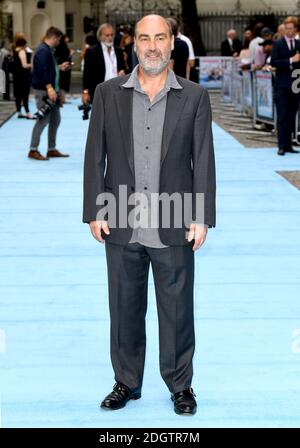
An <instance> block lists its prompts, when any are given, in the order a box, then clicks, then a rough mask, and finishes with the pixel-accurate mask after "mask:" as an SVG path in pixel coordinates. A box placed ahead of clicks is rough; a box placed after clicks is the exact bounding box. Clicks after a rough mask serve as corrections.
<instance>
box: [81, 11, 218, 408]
mask: <svg viewBox="0 0 300 448" xmlns="http://www.w3.org/2000/svg"><path fill="white" fill-rule="evenodd" d="M134 45H135V50H136V54H137V57H138V60H139V64H138V65H137V66H136V67H135V68H134V70H133V72H132V73H131V74H130V75H126V76H124V77H121V78H120V77H119V78H117V77H116V78H114V79H111V80H110V81H107V82H104V83H102V84H100V85H98V86H97V88H96V91H95V97H94V102H93V108H92V114H91V120H90V123H89V131H88V137H87V143H86V151H85V162H84V211H83V222H85V223H89V226H90V230H91V233H92V235H93V237H94V238H95V239H96V240H97V241H98V242H100V243H103V242H105V250H106V260H107V272H108V286H109V307H110V319H111V327H110V331H111V334H110V343H111V345H110V352H111V361H112V366H113V369H114V373H115V381H116V382H115V384H114V386H113V390H112V392H111V393H109V394H108V395H107V396H106V397H105V398H104V400H103V401H102V403H101V408H102V409H105V410H116V409H120V408H123V407H124V406H125V405H126V404H127V402H128V401H129V400H130V399H132V400H136V399H139V398H140V397H141V391H142V382H143V372H144V363H145V351H146V331H145V317H146V311H147V291H148V274H149V267H150V263H151V267H152V272H153V277H154V284H155V292H156V301H157V310H158V320H159V362H160V373H161V376H162V378H163V380H164V382H165V384H166V386H167V387H168V389H169V391H170V393H171V396H170V398H171V400H172V401H173V407H174V411H175V412H176V413H177V414H182V415H194V414H195V412H196V408H197V403H196V400H195V393H194V391H193V389H192V387H191V383H192V376H193V365H192V359H193V355H194V349H195V333H194V314H193V291H194V290H193V288H194V253H195V251H196V250H197V249H199V248H200V247H201V246H202V245H203V243H204V241H205V239H206V235H207V232H208V227H215V190H216V186H215V159H214V147H213V137H212V129H211V107H210V102H209V96H208V93H207V91H206V90H204V89H203V88H202V87H201V86H199V85H198V84H195V83H193V82H191V81H188V80H186V79H184V78H181V77H179V76H177V75H175V74H174V72H173V70H171V69H170V68H169V64H170V57H171V51H172V49H173V48H174V36H173V35H172V30H171V29H170V27H169V25H168V23H167V22H166V20H165V19H164V18H163V17H161V16H158V15H148V16H145V17H143V18H142V19H141V20H140V21H139V22H138V23H137V25H136V30H135V38H134ZM120 187H122V188H123V189H124V191H125V193H124V194H125V196H124V194H123V189H122V191H120V190H121V188H120ZM105 193H107V195H106V196H105V198H106V199H107V202H106V203H104V201H103V197H102V195H103V194H104V195H105ZM198 193H199V195H200V196H201V197H202V199H203V198H204V200H203V201H198ZM162 194H164V195H165V196H167V197H168V198H170V197H173V196H174V195H176V194H177V198H178V197H179V199H180V201H179V202H180V205H181V199H182V200H183V201H184V200H186V199H185V197H186V195H188V196H189V198H190V199H191V198H192V200H191V202H190V203H189V204H188V206H191V213H190V214H189V216H188V220H187V222H184V223H182V222H181V224H180V225H178V222H177V220H176V219H175V217H174V216H173V214H172V211H173V210H172V211H170V210H167V211H168V213H169V215H168V217H169V220H168V223H167V224H166V222H162V221H163V211H161V209H160V207H159V206H160V205H161V203H158V200H157V197H158V195H162ZM99 195H100V196H99ZM112 199H113V200H112ZM110 201H111V203H112V204H113V205H115V207H114V206H112V207H109V206H107V203H108V202H110ZM200 203H201V204H200ZM124 204H126V207H128V208H126V216H125V218H126V222H125V224H124V216H123V209H124ZM185 204H186V203H184V207H185ZM199 204H200V205H202V206H203V209H202V210H203V214H201V213H200V214H199V215H198V213H196V209H197V207H198V205H199ZM169 206H170V203H169ZM173 208H174V215H175V213H176V212H177V211H178V202H177V204H176V205H175V202H174V207H173ZM187 208H188V207H187ZM200 208H201V207H200ZM169 209H172V207H169ZM114 213H116V216H114ZM180 214H182V209H181V208H180ZM111 215H113V217H111ZM141 215H143V217H145V216H146V220H145V221H144V222H141V220H140V219H139V217H140V216H141ZM196 215H197V216H196ZM149 216H150V217H151V219H148V218H149ZM164 217H165V216H164ZM114 218H116V219H114ZM152 218H154V219H153V221H152ZM176 218H178V216H177V217H176ZM150 221H151V222H150ZM129 222H130V223H129ZM150 348H151V347H150Z"/></svg>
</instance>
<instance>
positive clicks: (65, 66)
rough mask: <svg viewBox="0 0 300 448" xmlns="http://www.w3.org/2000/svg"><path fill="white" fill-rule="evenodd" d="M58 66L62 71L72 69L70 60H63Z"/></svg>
mask: <svg viewBox="0 0 300 448" xmlns="http://www.w3.org/2000/svg"><path fill="white" fill-rule="evenodd" d="M58 67H59V70H61V71H62V72H66V71H68V70H70V68H71V64H70V62H68V61H66V62H63V63H62V64H60V65H59V66H58Z"/></svg>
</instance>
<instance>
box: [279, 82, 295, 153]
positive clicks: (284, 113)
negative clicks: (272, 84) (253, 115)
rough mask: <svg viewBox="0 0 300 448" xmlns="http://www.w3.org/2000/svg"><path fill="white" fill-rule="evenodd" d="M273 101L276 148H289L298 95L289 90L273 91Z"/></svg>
mask: <svg viewBox="0 0 300 448" xmlns="http://www.w3.org/2000/svg"><path fill="white" fill-rule="evenodd" d="M274 100H275V105H276V113H277V132H278V147H279V148H283V149H285V148H289V147H290V146H291V145H292V134H293V132H294V129H295V118H296V114H297V111H298V109H299V101H300V95H299V94H295V93H293V92H292V90H291V88H287V89H275V91H274Z"/></svg>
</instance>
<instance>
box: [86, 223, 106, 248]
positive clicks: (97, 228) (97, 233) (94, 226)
mask: <svg viewBox="0 0 300 448" xmlns="http://www.w3.org/2000/svg"><path fill="white" fill-rule="evenodd" d="M89 226H90V229H91V232H92V235H93V237H94V238H95V239H96V240H97V241H99V243H104V239H103V238H102V236H101V229H103V231H104V233H106V235H109V234H110V231H109V227H108V224H107V221H91V222H90V223H89Z"/></svg>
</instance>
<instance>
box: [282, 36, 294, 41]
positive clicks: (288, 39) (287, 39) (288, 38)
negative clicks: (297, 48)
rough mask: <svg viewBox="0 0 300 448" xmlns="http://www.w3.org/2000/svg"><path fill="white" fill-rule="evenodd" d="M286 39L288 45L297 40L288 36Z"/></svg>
mask: <svg viewBox="0 0 300 448" xmlns="http://www.w3.org/2000/svg"><path fill="white" fill-rule="evenodd" d="M284 37H285V40H286V41H287V43H289V42H291V41H292V40H295V38H294V37H287V36H284Z"/></svg>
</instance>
